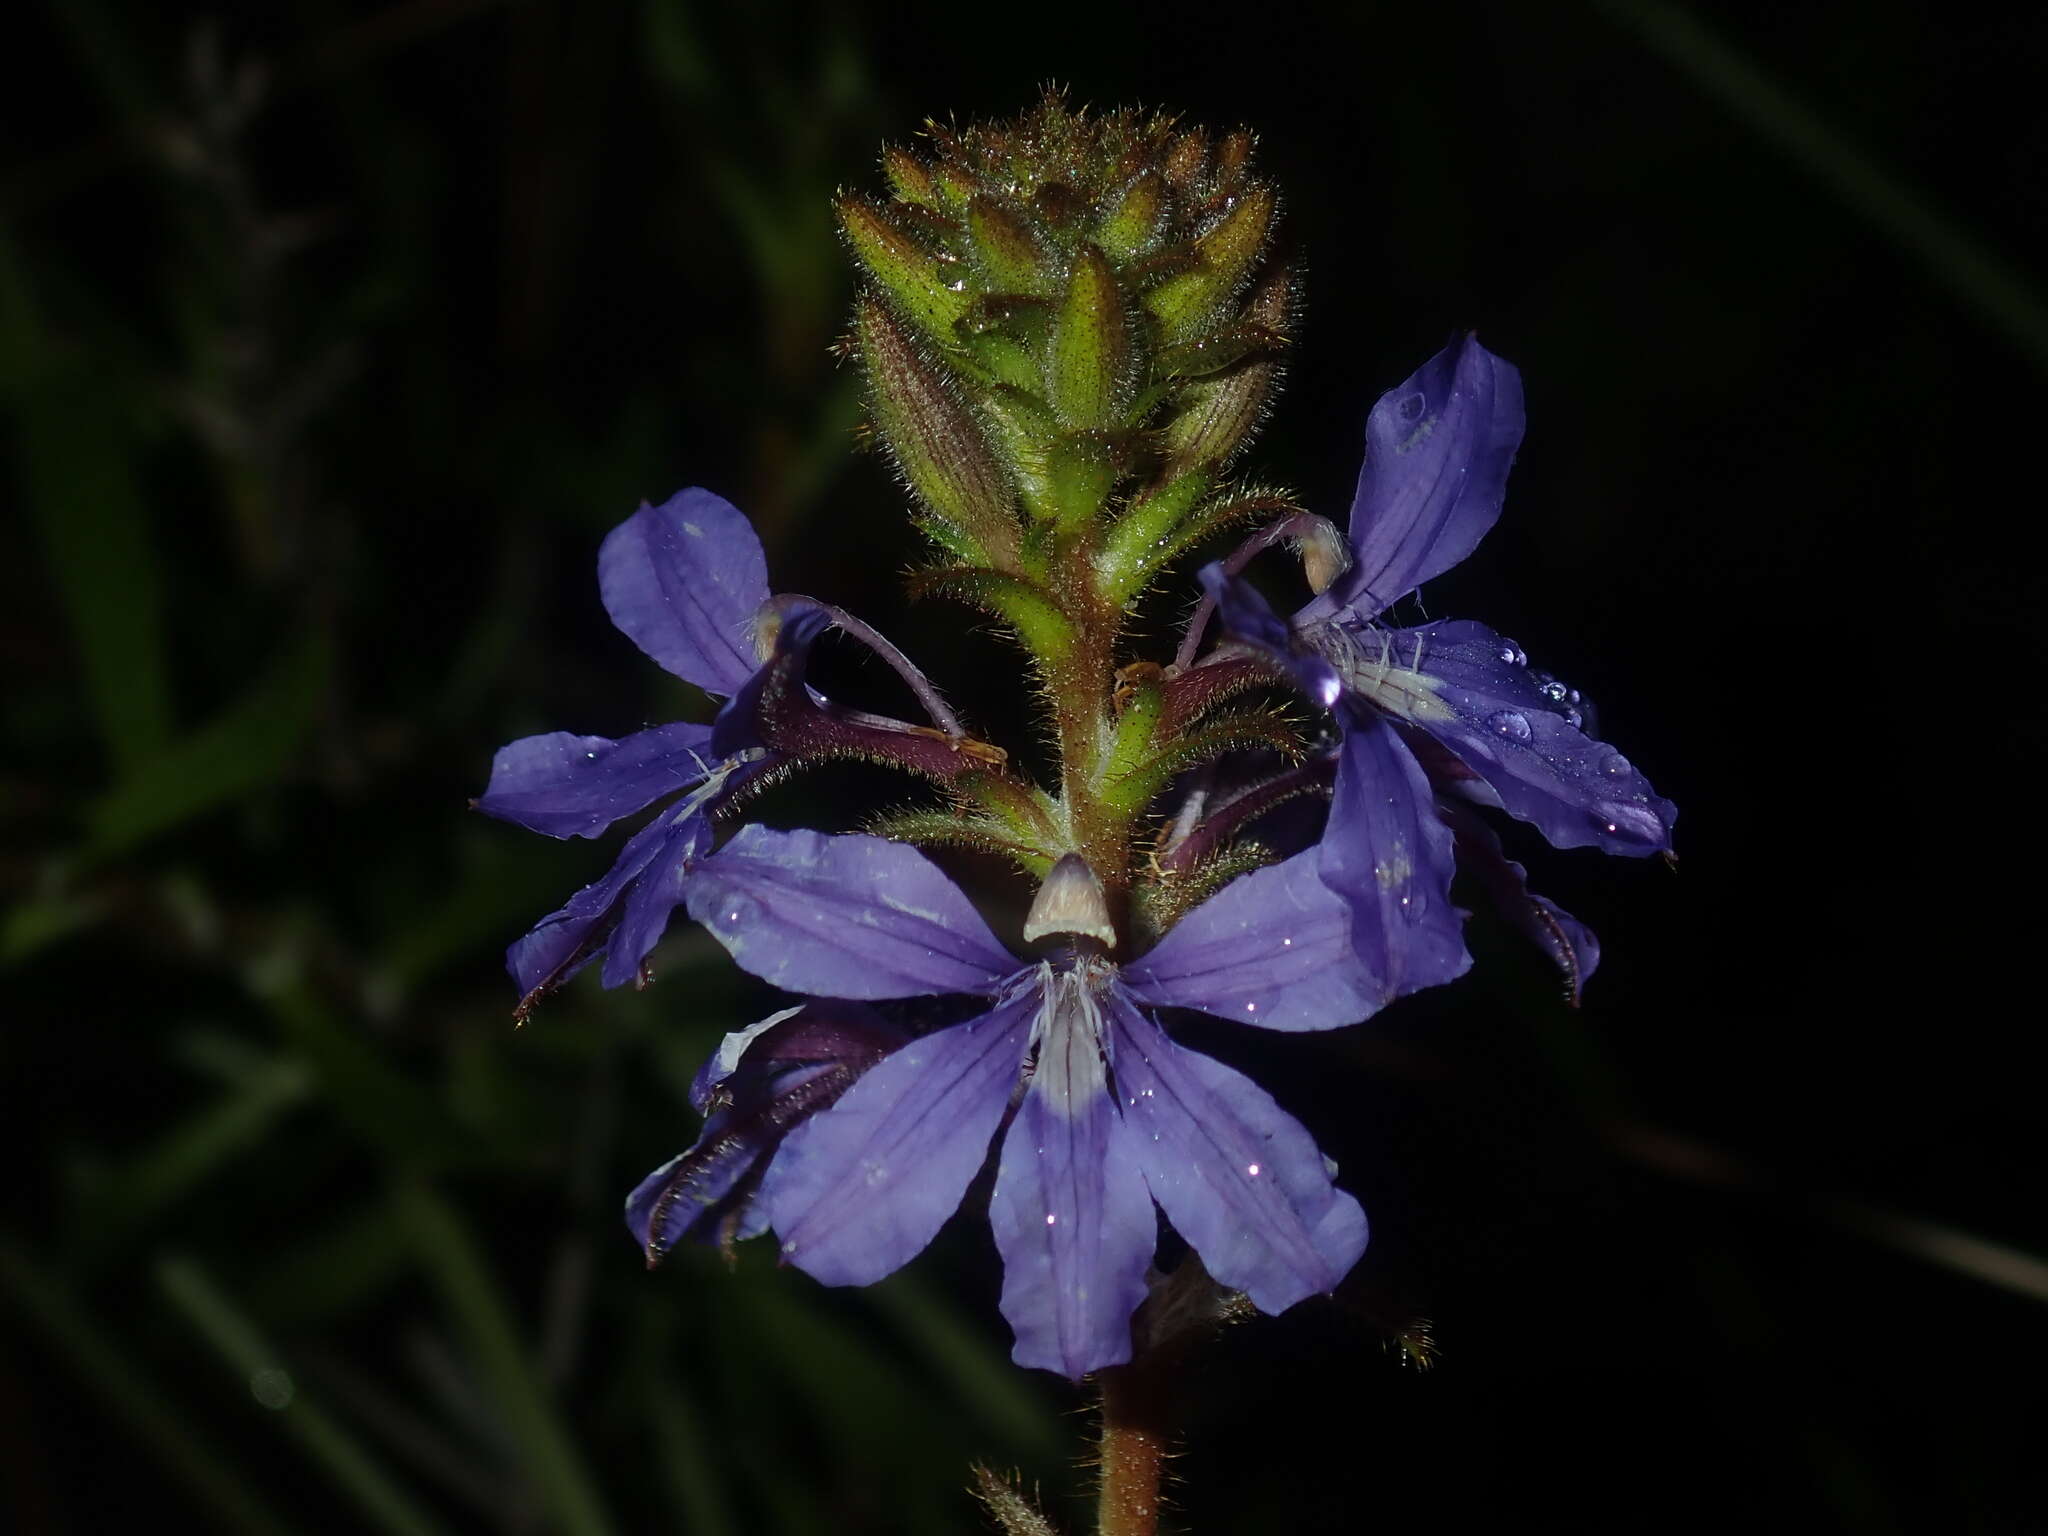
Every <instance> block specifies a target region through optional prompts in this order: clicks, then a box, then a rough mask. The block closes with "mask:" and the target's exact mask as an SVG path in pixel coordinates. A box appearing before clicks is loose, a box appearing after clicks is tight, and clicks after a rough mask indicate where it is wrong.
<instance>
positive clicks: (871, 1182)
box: [867, 1163, 889, 1189]
mask: <svg viewBox="0 0 2048 1536" xmlns="http://www.w3.org/2000/svg"><path fill="white" fill-rule="evenodd" d="M867 1177H868V1188H870V1189H873V1188H875V1187H876V1186H877V1185H879V1184H884V1183H886V1182H888V1178H889V1170H888V1169H886V1168H884V1167H883V1166H882V1165H881V1164H880V1163H870V1164H869V1165H868V1172H867Z"/></svg>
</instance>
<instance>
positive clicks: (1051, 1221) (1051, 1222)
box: [1045, 1211, 1060, 1227]
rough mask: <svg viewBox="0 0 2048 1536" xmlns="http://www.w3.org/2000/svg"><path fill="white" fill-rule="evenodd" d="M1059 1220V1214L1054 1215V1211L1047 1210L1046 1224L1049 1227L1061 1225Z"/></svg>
mask: <svg viewBox="0 0 2048 1536" xmlns="http://www.w3.org/2000/svg"><path fill="white" fill-rule="evenodd" d="M1059 1220H1060V1219H1059V1217H1057V1216H1055V1215H1053V1213H1052V1212H1051V1211H1047V1212H1046V1213H1045V1224H1046V1225H1047V1226H1048V1227H1054V1226H1058V1225H1059Z"/></svg>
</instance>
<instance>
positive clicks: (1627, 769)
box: [1600, 747, 1636, 779]
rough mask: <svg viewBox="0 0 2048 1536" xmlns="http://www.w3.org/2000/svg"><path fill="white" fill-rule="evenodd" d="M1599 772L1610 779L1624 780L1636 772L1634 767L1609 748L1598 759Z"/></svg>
mask: <svg viewBox="0 0 2048 1536" xmlns="http://www.w3.org/2000/svg"><path fill="white" fill-rule="evenodd" d="M1600 771H1601V772H1602V773H1604V774H1606V775H1607V777H1609V778H1610V779H1625V778H1627V777H1628V776H1629V775H1630V774H1632V773H1634V772H1635V771H1636V765H1635V764H1634V763H1632V762H1630V761H1629V760H1628V759H1627V758H1625V757H1623V756H1622V755H1621V754H1620V753H1619V752H1617V751H1615V750H1614V748H1612V747H1609V748H1608V749H1607V753H1606V755H1605V756H1604V757H1602V758H1601V759H1600Z"/></svg>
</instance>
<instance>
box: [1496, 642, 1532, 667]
mask: <svg viewBox="0 0 2048 1536" xmlns="http://www.w3.org/2000/svg"><path fill="white" fill-rule="evenodd" d="M1500 659H1501V660H1502V661H1504V662H1506V663H1507V664H1508V665H1509V666H1511V667H1526V666H1527V665H1528V664H1529V653H1528V652H1527V651H1525V650H1523V649H1522V648H1521V647H1520V646H1519V645H1517V644H1515V642H1514V641H1512V640H1510V639H1508V638H1507V637H1506V636H1505V635H1503V636H1502V637H1501V642H1500Z"/></svg>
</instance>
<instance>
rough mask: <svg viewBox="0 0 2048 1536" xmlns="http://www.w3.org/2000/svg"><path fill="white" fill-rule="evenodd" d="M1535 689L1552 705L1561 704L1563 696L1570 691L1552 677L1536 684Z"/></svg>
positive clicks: (1563, 699)
mask: <svg viewBox="0 0 2048 1536" xmlns="http://www.w3.org/2000/svg"><path fill="white" fill-rule="evenodd" d="M1537 688H1538V690H1539V691H1540V692H1541V693H1542V695H1543V697H1545V698H1546V699H1548V700H1550V702H1551V703H1553V704H1562V703H1563V702H1564V701H1565V696H1566V695H1567V694H1569V693H1570V692H1571V689H1569V688H1567V687H1565V685H1564V684H1563V683H1560V682H1559V681H1558V680H1557V679H1556V678H1554V677H1552V678H1547V679H1545V680H1544V681H1543V682H1541V683H1539V684H1537Z"/></svg>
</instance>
